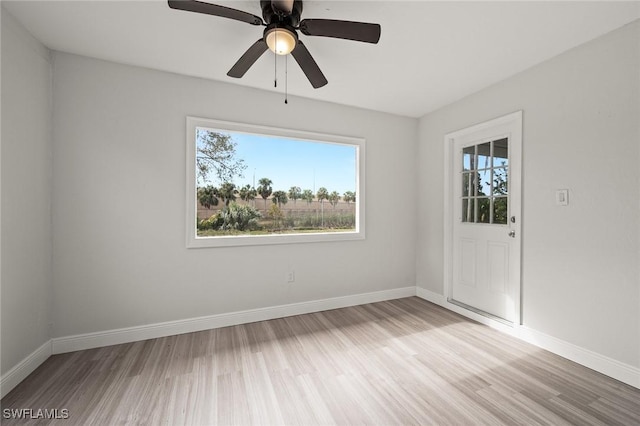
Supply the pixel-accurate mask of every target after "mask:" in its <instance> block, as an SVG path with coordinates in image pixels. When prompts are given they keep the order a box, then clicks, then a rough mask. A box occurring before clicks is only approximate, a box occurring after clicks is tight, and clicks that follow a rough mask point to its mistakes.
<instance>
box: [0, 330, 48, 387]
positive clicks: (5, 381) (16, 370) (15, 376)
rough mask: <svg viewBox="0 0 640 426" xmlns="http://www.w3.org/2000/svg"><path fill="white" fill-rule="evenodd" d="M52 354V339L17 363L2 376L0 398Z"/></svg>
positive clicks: (0, 379)
mask: <svg viewBox="0 0 640 426" xmlns="http://www.w3.org/2000/svg"><path fill="white" fill-rule="evenodd" d="M51 354H52V351H51V340H47V341H46V342H45V343H44V344H43V345H42V346H40V347H39V348H38V349H36V350H35V351H33V352H32V353H31V354H29V355H28V356H27V357H26V358H25V359H23V360H22V361H20V362H19V363H18V364H16V365H15V366H14V367H13V368H12V369H11V370H9V371H8V372H7V373H6V374H3V375H2V378H0V398H4V396H5V395H6V394H8V393H9V392H11V390H12V389H13V388H15V387H16V386H17V385H18V383H20V382H21V381H23V380H24V379H26V378H27V376H28V375H29V374H31V373H33V371H34V370H35V369H36V368H38V367H39V366H40V364H42V363H43V362H45V361H46V360H47V358H49V357H50V356H51Z"/></svg>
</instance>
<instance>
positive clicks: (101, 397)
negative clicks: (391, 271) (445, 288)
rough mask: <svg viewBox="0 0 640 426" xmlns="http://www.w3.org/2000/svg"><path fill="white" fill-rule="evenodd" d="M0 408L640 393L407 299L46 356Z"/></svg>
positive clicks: (382, 412)
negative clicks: (47, 357)
mask: <svg viewBox="0 0 640 426" xmlns="http://www.w3.org/2000/svg"><path fill="white" fill-rule="evenodd" d="M7 408H9V409H11V408H31V409H33V410H37V409H58V410H61V409H66V410H68V414H69V418H68V419H66V420H61V419H60V420H54V421H48V420H47V421H45V420H39V421H29V422H24V421H23V420H22V421H14V420H6V419H3V420H2V424H6V425H11V424H25V423H26V424H49V423H51V424H64V425H71V424H77V425H90V424H93V425H124V424H126V425H128V424H131V425H137V424H148V425H156V424H168V425H181V424H188V425H208V424H220V425H232V424H235V425H278V424H287V425H315V424H319V425H331V424H338V425H347V424H367V425H376V424H379V425H399V424H402V425H417V424H421V425H430V424H433V425H475V424H483V425H484V424H491V425H499V424H505V425H514V424H522V425H532V424H553V425H564V424H575V425H638V424H640V390H638V389H635V388H633V387H631V386H627V385H625V384H623V383H621V382H618V381H616V380H613V379H611V378H608V377H606V376H603V375H601V374H599V373H597V372H595V371H592V370H590V369H587V368H585V367H582V366H580V365H578V364H575V363H573V362H571V361H568V360H566V359H564V358H561V357H559V356H556V355H553V354H551V353H549V352H546V351H543V350H540V349H538V348H536V347H534V346H532V345H529V344H527V343H524V342H522V341H520V340H517V339H514V338H511V337H509V336H506V335H504V334H502V333H499V332H497V331H495V330H492V329H490V328H488V327H485V326H482V325H480V324H478V323H475V322H473V321H470V320H467V319H465V318H463V317H461V316H459V315H457V314H455V313H452V312H450V311H447V310H445V309H442V308H440V307H438V306H436V305H433V304H431V303H428V302H426V301H424V300H422V299H419V298H416V297H412V298H407V299H399V300H394V301H389V302H381V303H374V304H369V305H363V306H357V307H351V308H345V309H337V310H332V311H326V312H321V313H315V314H308V315H300V316H295V317H289V318H283V319H278V320H272V321H264V322H258V323H253V324H246V325H239V326H235V327H226V328H221V329H215V330H208V331H203V332H198V333H189V334H183V335H179V336H172V337H166V338H160V339H153V340H147V341H142V342H136V343H130V344H123V345H117V346H110V347H105V348H99V349H92V350H86V351H80V352H74V353H68V354H61V355H55V356H52V357H51V358H49V359H48V360H47V361H46V362H45V363H44V364H43V365H41V366H40V367H39V368H38V369H37V370H36V371H35V372H34V373H33V374H31V375H30V376H29V377H28V378H27V379H26V380H25V381H23V382H22V383H21V384H20V385H18V386H17V387H16V388H15V389H14V390H13V391H12V392H10V393H9V394H8V395H7V396H6V397H5V398H4V399H3V400H2V409H3V410H4V409H7ZM34 413H35V411H34Z"/></svg>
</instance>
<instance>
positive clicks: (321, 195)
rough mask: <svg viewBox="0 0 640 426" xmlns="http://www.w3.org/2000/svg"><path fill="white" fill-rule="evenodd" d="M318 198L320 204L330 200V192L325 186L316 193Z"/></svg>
mask: <svg viewBox="0 0 640 426" xmlns="http://www.w3.org/2000/svg"><path fill="white" fill-rule="evenodd" d="M316 198H317V199H318V201H320V204H322V203H323V202H324V200H328V199H329V191H327V188H325V187H324V186H323V187H322V188H320V189H318V192H317V193H316Z"/></svg>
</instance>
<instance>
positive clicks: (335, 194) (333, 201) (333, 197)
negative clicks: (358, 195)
mask: <svg viewBox="0 0 640 426" xmlns="http://www.w3.org/2000/svg"><path fill="white" fill-rule="evenodd" d="M327 198H328V199H329V203H330V204H331V206H332V207H333V208H334V209H335V208H336V205H337V204H338V201H340V194H338V192H337V191H333V192H332V193H331V194H329V195H328V197H327Z"/></svg>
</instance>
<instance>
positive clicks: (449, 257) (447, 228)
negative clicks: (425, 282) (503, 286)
mask: <svg viewBox="0 0 640 426" xmlns="http://www.w3.org/2000/svg"><path fill="white" fill-rule="evenodd" d="M522 115H523V114H522V110H519V111H515V112H512V113H510V114H507V115H503V116H501V117H497V118H494V119H492V120H488V121H485V122H482V123H479V124H475V125H473V126H470V127H466V128H464V129H460V130H457V131H454V132H451V133H447V134H446V135H445V136H444V297H445V299H446V300H447V303H448V304H452V298H451V295H452V291H453V260H454V255H453V201H454V200H453V198H454V197H453V184H454V169H455V167H454V165H453V163H452V162H453V159H454V158H455V156H454V152H453V146H454V141H455V139H456V138H459V137H462V136H466V135H468V134H470V133H475V132H477V131H479V130H483V129H487V128H490V127H494V126H498V125H504V124H512V125H513V126H514V129H515V132H514V134H512V135H511V137H512V139H515V140H518V142H519V143H516V144H514V145H513V148H510V150H509V151H510V154H509V155H510V157H509V158H510V162H509V163H510V164H511V163H512V162H513V161H515V162H516V164H518V165H519V167H518V168H519V170H518V171H517V173H513V172H512V169H511V167H510V169H509V185H512V186H513V187H519V188H520V199H519V200H513V199H512V198H510V205H509V207H510V213H509V215H510V216H516V218H517V220H516V223H515V224H514V225H513V228H512V229H514V230H515V231H516V233H517V235H519V238H518V244H519V247H518V252H519V253H520V255H519V256H517V258H516V259H513V261H514V267H516V268H517V270H518V271H519V274H518V283H517V285H516V288H515V289H514V290H515V297H514V303H515V318H514V322H513V324H512V325H514V326H520V325H522V269H521V265H522V259H521V257H522ZM513 244H516V243H515V242H514V243H513ZM453 304H454V305H457V306H459V304H456V303H453ZM462 308H463V309H469V308H470V307H462ZM469 310H471V311H473V312H475V313H478V312H477V311H475V310H473V309H469ZM489 319H490V320H492V319H493V318H492V317H491V316H489Z"/></svg>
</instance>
